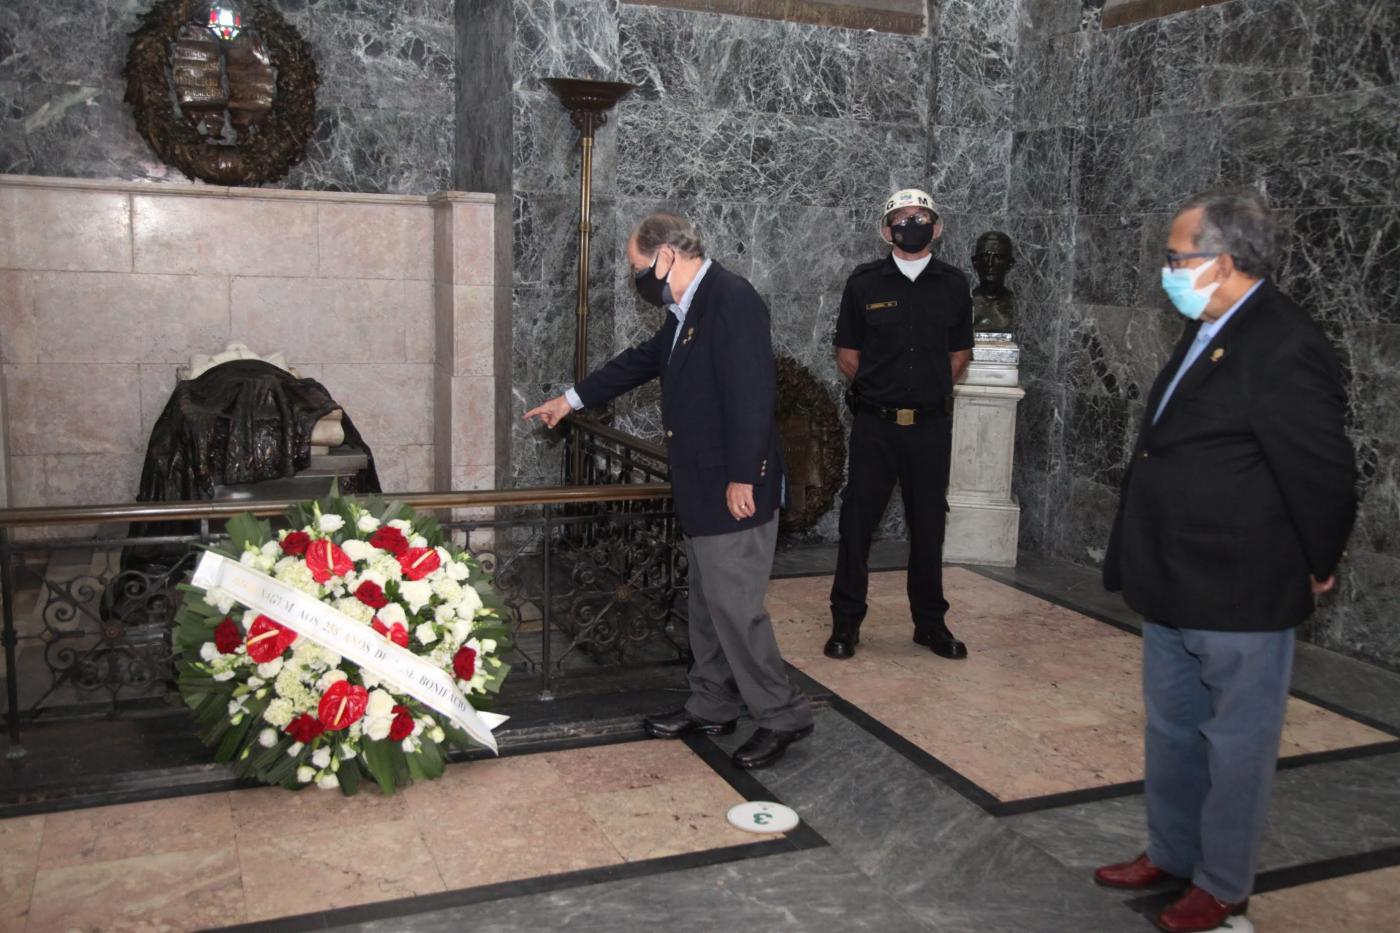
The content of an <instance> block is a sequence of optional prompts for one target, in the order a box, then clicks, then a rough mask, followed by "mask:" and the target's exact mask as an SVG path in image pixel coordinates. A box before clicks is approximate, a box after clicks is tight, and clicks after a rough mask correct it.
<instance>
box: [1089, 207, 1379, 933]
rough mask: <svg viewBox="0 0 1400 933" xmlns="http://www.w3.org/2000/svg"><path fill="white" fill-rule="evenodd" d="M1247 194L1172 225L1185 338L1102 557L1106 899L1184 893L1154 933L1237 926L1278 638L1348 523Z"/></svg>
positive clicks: (1351, 498) (1257, 817) (1327, 382)
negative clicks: (1145, 892) (1126, 678)
mask: <svg viewBox="0 0 1400 933" xmlns="http://www.w3.org/2000/svg"><path fill="white" fill-rule="evenodd" d="M1276 241H1277V234H1276V231H1275V228H1274V222H1273V219H1272V217H1271V216H1270V214H1269V211H1268V208H1267V207H1266V206H1265V204H1264V203H1263V201H1262V200H1261V199H1260V198H1259V197H1257V196H1256V195H1254V194H1252V193H1213V194H1205V195H1201V196H1198V197H1196V198H1193V199H1192V200H1191V201H1189V202H1187V204H1186V205H1185V206H1184V207H1183V208H1182V210H1181V212H1180V213H1179V214H1178V215H1177V217H1176V219H1175V221H1174V222H1173V224H1172V227H1171V233H1170V235H1169V238H1168V240H1167V266H1166V268H1164V269H1163V270H1162V277H1163V278H1162V282H1163V288H1164V289H1165V290H1166V292H1167V294H1168V297H1169V298H1171V300H1172V303H1173V304H1174V305H1175V306H1176V308H1177V310H1179V311H1180V312H1181V313H1182V314H1183V315H1185V316H1186V317H1187V318H1188V319H1189V320H1190V323H1188V324H1187V326H1186V329H1185V332H1184V333H1183V334H1182V337H1181V340H1180V341H1179V342H1178V343H1177V346H1176V349H1175V351H1174V352H1173V353H1172V356H1171V359H1169V360H1168V361H1167V364H1166V366H1165V367H1164V368H1163V370H1162V372H1161V374H1160V375H1159V376H1158V377H1157V381H1156V383H1155V384H1154V385H1153V387H1152V391H1151V393H1150V394H1149V396H1148V399H1147V413H1146V417H1145V419H1144V423H1143V426H1142V430H1141V434H1140V435H1139V437H1138V441H1137V446H1136V448H1135V449H1134V452H1133V459H1132V461H1131V464H1130V466H1129V469H1128V473H1127V476H1125V478H1124V480H1123V488H1122V496H1121V501H1120V504H1119V509H1118V515H1117V517H1116V519H1115V521H1114V525H1113V531H1112V535H1111V537H1110V540H1109V544H1108V552H1107V554H1106V556H1105V559H1104V585H1105V586H1106V587H1107V588H1108V589H1109V590H1113V591H1117V590H1121V591H1122V593H1123V596H1124V598H1125V599H1126V600H1127V602H1128V605H1130V606H1131V607H1132V608H1133V609H1135V610H1136V611H1138V612H1140V613H1142V615H1143V617H1144V619H1145V624H1144V625H1143V698H1144V702H1145V705H1146V708H1147V736H1146V738H1147V763H1146V764H1147V772H1146V776H1147V782H1146V798H1147V819H1148V835H1149V843H1148V847H1147V851H1146V852H1145V853H1144V854H1143V855H1141V856H1139V857H1138V858H1136V859H1134V860H1133V861H1130V862H1124V863H1121V864H1117V865H1107V866H1104V867H1102V868H1100V869H1099V870H1098V871H1097V872H1096V873H1095V879H1096V880H1097V881H1098V882H1099V883H1100V884H1104V885H1108V886H1111V887H1120V888H1147V887H1153V886H1156V885H1158V884H1161V883H1163V882H1167V881H1171V880H1174V879H1176V880H1181V881H1183V882H1184V881H1185V880H1187V879H1189V880H1190V885H1189V886H1188V887H1187V888H1186V891H1185V893H1184V894H1183V896H1181V897H1180V899H1178V900H1177V901H1175V902H1174V903H1173V904H1172V905H1171V906H1170V907H1168V908H1167V909H1166V910H1165V911H1163V912H1162V914H1161V915H1160V916H1159V917H1158V919H1157V923H1158V926H1159V927H1161V928H1162V929H1164V930H1168V931H1172V933H1188V931H1197V930H1213V929H1215V928H1217V927H1218V926H1220V925H1221V924H1222V923H1223V922H1224V921H1225V920H1226V919H1227V918H1228V917H1229V916H1231V915H1234V914H1237V913H1241V912H1243V910H1244V909H1245V906H1246V904H1247V902H1248V897H1249V893H1250V891H1251V890H1252V887H1253V884H1254V868H1255V857H1256V853H1257V850H1258V844H1259V838H1260V835H1261V833H1262V831H1263V826H1264V817H1265V812H1266V810H1267V807H1268V799H1269V791H1270V788H1271V786H1272V782H1273V774H1274V769H1275V766H1276V763H1277V759H1278V745H1279V737H1280V735H1281V733H1282V731H1283V720H1284V710H1285V707H1286V704H1287V700H1288V689H1289V677H1290V673H1291V670H1292V661H1293V641H1294V628H1295V627H1296V626H1297V625H1298V624H1299V623H1300V622H1302V621H1303V620H1304V619H1305V618H1306V617H1307V616H1308V615H1309V614H1310V613H1311V612H1312V609H1313V599H1314V596H1315V595H1317V594H1320V593H1325V592H1327V591H1329V590H1331V589H1332V588H1333V587H1334V586H1335V585H1336V577H1335V573H1336V568H1337V564H1338V562H1339V561H1340V560H1341V558H1342V551H1343V548H1344V547H1345V545H1346V541H1347V536H1348V535H1349V534H1350V533H1351V525H1352V521H1353V518H1354V516H1355V512H1356V498H1355V478H1356V471H1355V461H1354V457H1353V453H1352V448H1351V444H1350V443H1349V442H1348V440H1347V437H1346V434H1345V431H1344V427H1343V420H1344V414H1345V408H1346V394H1345V391H1344V389H1343V386H1342V375H1341V369H1340V367H1339V365H1338V363H1337V359H1336V356H1335V354H1334V353H1333V350H1332V347H1331V345H1330V344H1329V343H1328V341H1327V338H1326V337H1325V336H1323V334H1322V332H1321V330H1319V329H1318V327H1317V325H1316V324H1314V323H1313V321H1312V319H1311V318H1309V317H1308V315H1307V313H1306V312H1304V311H1302V310H1301V309H1300V308H1299V307H1298V306H1297V305H1295V304H1294V303H1293V302H1292V301H1290V300H1289V299H1288V297H1287V296H1286V295H1284V294H1283V293H1282V292H1280V291H1279V290H1278V288H1277V287H1276V286H1275V285H1274V284H1273V282H1272V281H1270V280H1269V278H1268V276H1269V275H1270V273H1271V271H1272V269H1273V266H1274V262H1275V252H1276V248H1277V247H1276Z"/></svg>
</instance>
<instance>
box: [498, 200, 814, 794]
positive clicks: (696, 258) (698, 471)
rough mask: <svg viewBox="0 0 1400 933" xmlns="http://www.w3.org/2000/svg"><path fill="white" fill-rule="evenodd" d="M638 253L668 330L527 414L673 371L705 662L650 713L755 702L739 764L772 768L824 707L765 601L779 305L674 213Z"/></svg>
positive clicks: (667, 400)
mask: <svg viewBox="0 0 1400 933" xmlns="http://www.w3.org/2000/svg"><path fill="white" fill-rule="evenodd" d="M627 259H628V262H629V263H630V264H631V266H632V273H633V277H634V282H635V284H636V287H637V291H638V293H639V294H640V295H641V297H642V298H644V299H645V300H647V301H649V302H650V303H652V304H655V305H658V306H664V307H665V308H666V309H667V311H668V312H669V313H668V314H667V315H666V318H665V320H664V322H663V323H662V325H661V329H660V330H658V331H657V332H656V334H655V335H654V336H653V337H652V338H651V339H650V340H648V341H647V342H646V343H643V344H641V345H640V346H636V347H633V348H631V349H630V350H625V351H623V352H622V353H620V354H619V355H618V356H616V357H614V358H613V359H612V360H611V361H610V362H608V363H606V364H604V365H603V366H602V367H600V368H599V369H597V370H595V371H594V372H593V373H592V374H591V375H589V376H588V378H586V379H584V380H583V381H582V382H580V383H579V384H578V385H576V386H574V387H573V388H571V389H569V390H568V391H566V392H565V393H564V394H563V395H561V396H558V397H557V398H554V399H551V400H550V401H548V402H546V403H545V404H543V405H541V406H539V407H538V408H534V409H532V410H530V411H529V412H527V413H526V414H525V417H526V418H527V419H529V418H535V417H538V418H539V419H540V420H542V421H543V422H544V423H545V424H546V425H548V426H549V427H553V426H554V425H556V424H558V423H559V421H560V419H562V418H564V417H567V416H568V414H569V413H570V412H572V411H575V410H577V409H580V408H585V407H587V408H596V407H598V406H601V405H605V404H607V402H609V401H610V400H611V399H613V398H616V397H617V396H619V395H621V394H622V393H624V392H626V391H628V390H629V389H634V388H636V387H637V386H639V385H642V384H643V383H645V382H649V381H650V380H652V379H656V378H660V380H661V420H662V425H663V429H664V430H665V432H666V447H667V460H668V461H669V465H670V468H671V486H672V491H673V499H674V502H675V507H676V514H677V516H678V517H679V519H680V523H681V527H682V529H683V530H684V532H685V537H686V551H687V557H688V563H689V570H690V604H689V609H690V612H689V615H690V619H689V623H690V647H691V651H692V653H693V654H694V656H695V663H694V665H693V666H692V667H691V671H690V690H691V695H690V699H689V701H688V702H687V703H686V705H685V707H684V708H682V709H679V710H676V711H674V712H668V713H662V714H659V715H656V716H650V717H648V718H647V720H646V728H647V731H648V732H649V733H651V735H653V736H655V737H657V738H679V737H681V736H683V735H686V734H688V733H691V732H702V733H705V734H707V735H726V734H728V733H731V732H733V731H734V720H735V719H736V718H738V715H739V712H740V710H741V709H742V707H744V706H747V707H748V709H749V713H750V714H751V715H752V716H753V718H754V720H755V721H756V722H757V723H758V729H757V730H755V732H754V734H753V736H752V737H751V738H750V739H749V740H748V741H747V742H746V743H745V744H744V745H742V746H740V748H739V749H738V751H736V752H735V753H734V761H735V763H736V764H738V765H739V766H740V767H745V768H760V767H764V766H766V765H770V764H772V763H773V762H775V761H777V760H778V759H779V758H781V757H782V755H783V753H784V752H785V751H786V750H787V747H788V746H789V745H790V744H792V743H793V742H795V741H797V740H798V739H802V738H805V737H806V736H808V735H810V734H811V732H812V712H811V708H810V707H809V705H808V703H807V699H806V698H805V697H804V696H803V695H802V693H801V692H800V691H799V690H797V688H796V687H794V686H793V685H792V684H791V682H790V681H789V680H788V677H787V672H786V670H785V668H784V667H783V660H782V656H781V655H780V654H779V653H778V644H777V641H776V639H775V638H774V636H773V625H772V622H771V620H770V619H769V617H768V614H767V612H765V611H764V608H763V597H764V594H765V593H766V592H767V589H768V577H769V575H770V573H771V572H772V569H773V550H774V547H775V546H776V544H777V538H778V516H777V513H778V508H779V505H780V501H781V499H782V494H783V458H782V450H781V447H780V445H779V436H778V428H777V419H776V414H775V412H776V407H777V373H776V366H775V364H774V360H773V345H772V339H771V337H770V334H769V322H768V307H767V306H766V305H765V304H764V303H763V299H762V298H760V297H759V295H758V293H757V292H756V291H754V289H753V286H752V285H750V284H749V283H748V282H747V281H745V280H744V279H743V278H741V277H740V276H737V275H735V274H734V273H732V272H730V271H729V270H727V269H725V268H724V267H723V266H721V265H720V264H719V263H717V262H713V261H711V260H709V259H706V258H705V250H704V246H703V245H702V244H701V242H700V237H699V236H698V235H697V234H696V232H695V230H694V228H693V227H692V226H691V225H690V223H689V222H688V221H686V220H685V219H684V218H681V217H678V216H676V215H674V214H665V213H658V214H653V215H651V216H650V217H648V218H647V219H645V220H643V221H642V222H641V224H639V225H638V226H637V229H636V230H635V231H634V232H633V233H632V235H631V237H629V238H628V241H627Z"/></svg>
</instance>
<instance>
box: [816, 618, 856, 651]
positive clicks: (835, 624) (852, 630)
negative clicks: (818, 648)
mask: <svg viewBox="0 0 1400 933" xmlns="http://www.w3.org/2000/svg"><path fill="white" fill-rule="evenodd" d="M833 615H834V614H833ZM858 644H860V624H859V623H856V624H854V625H852V624H851V623H850V622H843V621H841V620H840V619H836V618H833V619H832V624H831V637H830V638H828V639H827V640H826V647H825V648H823V649H822V654H824V655H826V656H827V657H828V658H835V659H836V660H838V661H844V660H846V659H847V658H853V657H855V656H856V645H858Z"/></svg>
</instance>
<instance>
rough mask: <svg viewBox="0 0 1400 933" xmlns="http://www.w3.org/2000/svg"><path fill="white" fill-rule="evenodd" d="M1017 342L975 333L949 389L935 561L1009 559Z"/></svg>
mask: <svg viewBox="0 0 1400 933" xmlns="http://www.w3.org/2000/svg"><path fill="white" fill-rule="evenodd" d="M1020 359H1021V351H1020V348H1019V347H1017V346H1016V344H1015V343H1014V342H1012V340H1011V335H1009V334H996V335H991V334H978V335H977V345H976V346H975V347H974V348H973V350H972V363H971V364H970V365H969V366H968V369H967V375H966V376H964V377H963V381H962V382H960V383H959V384H958V385H957V386H955V387H954V388H953V455H952V472H951V476H950V478H949V481H948V532H947V536H946V537H945V539H944V543H943V559H944V560H945V561H948V562H952V563H968V564H994V565H997V566H1003V567H1014V566H1015V565H1016V543H1017V538H1018V534H1019V529H1020V519H1021V507H1020V506H1019V505H1017V504H1016V500H1015V499H1014V498H1013V497H1012V495H1011V455H1012V451H1013V449H1014V447H1015V443H1016V403H1017V402H1019V401H1020V400H1021V398H1022V397H1023V396H1024V395H1025V394H1026V393H1025V392H1024V391H1023V390H1022V389H1021V388H1020V386H1019V385H1018V383H1019V381H1020V377H1019V365H1020Z"/></svg>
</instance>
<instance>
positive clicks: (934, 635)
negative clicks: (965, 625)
mask: <svg viewBox="0 0 1400 933" xmlns="http://www.w3.org/2000/svg"><path fill="white" fill-rule="evenodd" d="M914 644H916V645H923V646H925V647H926V648H928V649H929V650H930V651H932V652H933V653H934V654H936V655H938V656H939V657H940V658H948V659H949V660H951V661H960V660H962V659H963V658H965V657H967V645H964V644H963V643H962V642H960V641H958V640H957V639H956V638H954V637H953V633H952V632H950V631H948V629H947V628H944V629H943V631H941V632H936V631H935V632H921V631H919V630H918V629H915V630H914Z"/></svg>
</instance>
